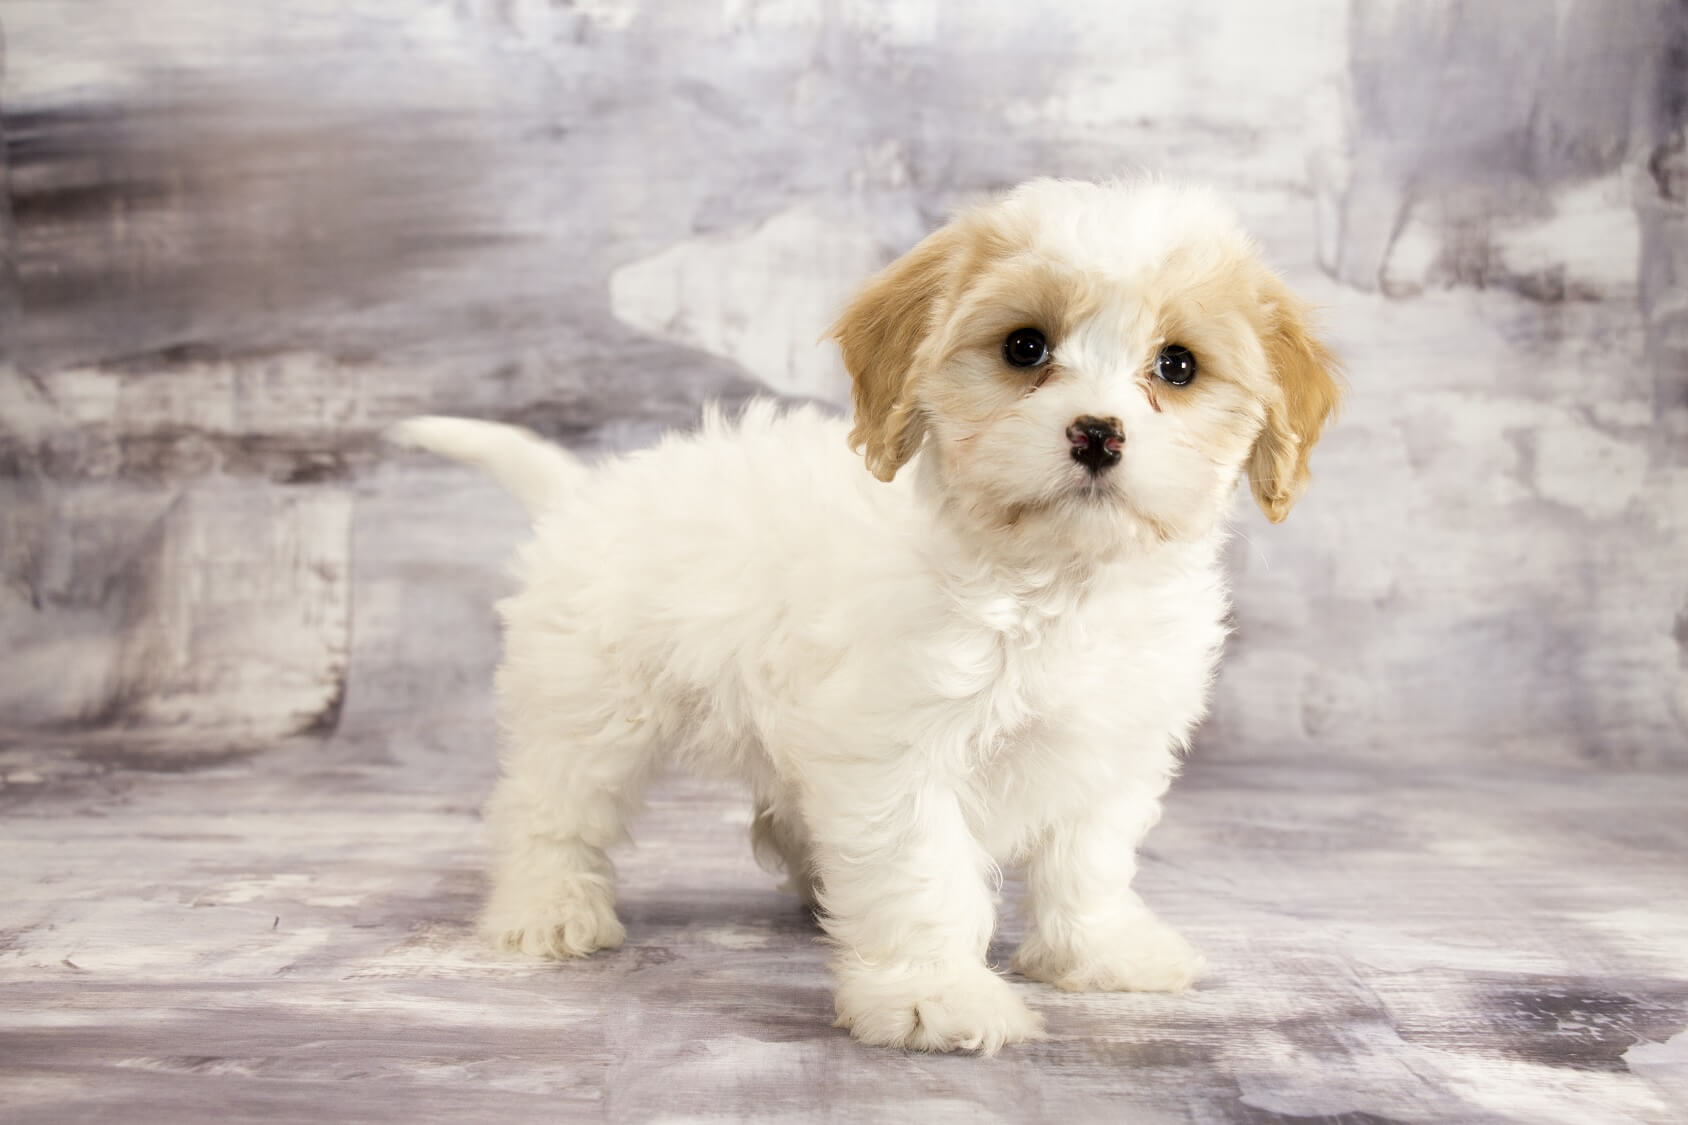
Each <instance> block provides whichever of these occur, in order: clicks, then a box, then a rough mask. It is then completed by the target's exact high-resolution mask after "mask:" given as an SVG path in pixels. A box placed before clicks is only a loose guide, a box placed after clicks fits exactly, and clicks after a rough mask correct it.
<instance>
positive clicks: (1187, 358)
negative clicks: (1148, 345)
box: [1155, 344, 1196, 387]
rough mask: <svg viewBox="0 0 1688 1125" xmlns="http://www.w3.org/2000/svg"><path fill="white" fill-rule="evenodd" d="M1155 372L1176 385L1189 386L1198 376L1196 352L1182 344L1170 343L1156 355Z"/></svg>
mask: <svg viewBox="0 0 1688 1125" xmlns="http://www.w3.org/2000/svg"><path fill="white" fill-rule="evenodd" d="M1155 374H1156V375H1159V376H1160V377H1161V378H1162V379H1164V380H1166V381H1167V382H1168V383H1171V384H1172V385H1173V386H1175V387H1184V386H1188V385H1189V383H1190V380H1192V379H1194V378H1195V377H1196V354H1195V353H1194V352H1192V351H1191V350H1190V349H1189V348H1186V347H1185V346H1184V345H1182V344H1168V345H1167V346H1166V347H1164V348H1162V349H1161V350H1160V355H1158V356H1156V357H1155Z"/></svg>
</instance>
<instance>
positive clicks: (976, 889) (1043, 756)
mask: <svg viewBox="0 0 1688 1125" xmlns="http://www.w3.org/2000/svg"><path fill="white" fill-rule="evenodd" d="M833 334H834V336H835V337H836V338H837V340H838V343H839V344H840V346H841V348H842V351H843V356H844V362H845V365H846V367H847V368H848V369H849V372H850V375H851V378H852V379H853V383H854V397H855V406H856V413H855V419H854V422H853V424H851V423H846V422H842V421H837V420H834V419H832V418H828V417H825V416H823V414H821V413H820V412H818V411H816V410H813V409H807V408H805V409H792V410H782V409H781V408H779V407H777V406H775V405H772V404H769V403H765V402H759V403H755V404H753V405H751V406H750V407H749V408H748V409H747V410H745V411H744V413H743V415H742V416H741V417H738V418H736V419H731V420H728V419H724V418H723V417H721V416H720V415H719V414H718V413H710V414H707V415H706V416H705V418H704V421H703V424H702V427H701V429H700V430H699V431H698V432H696V433H691V434H684V435H671V436H669V437H667V438H666V439H664V440H663V441H662V442H661V444H659V445H658V446H656V447H655V448H652V449H649V450H646V451H643V452H639V453H635V454H632V455H630V456H627V457H623V458H620V459H616V460H612V461H609V462H607V463H605V464H601V465H597V466H593V467H587V466H585V465H582V464H581V463H579V462H578V461H576V460H575V459H574V458H573V457H572V456H571V455H569V454H568V453H566V452H564V451H563V450H561V449H559V448H557V447H555V446H552V445H549V444H547V443H545V442H543V441H541V440H540V439H538V438H537V437H535V436H534V435H532V434H530V433H528V432H526V431H524V430H520V429H516V428H513V427H508V426H501V425H495V424H491V423H485V422H475V421H468V420H462V419H449V418H417V419H412V420H410V421H407V422H403V423H400V425H399V426H398V427H396V428H395V430H394V432H393V437H394V439H395V440H397V441H399V442H401V443H404V444H408V445H412V446H417V447H422V448H426V449H430V450H433V451H435V452H438V453H441V454H444V455H445V456H448V457H452V458H456V459H458V460H461V461H464V462H468V463H471V464H475V465H478V466H480V467H481V468H483V469H485V470H487V471H488V472H490V473H491V475H492V476H493V477H495V478H496V479H498V480H499V481H501V482H502V483H503V484H504V485H506V486H507V487H508V488H509V489H510V490H511V491H512V492H514V493H515V494H516V496H517V497H519V498H520V499H521V501H522V502H523V504H525V505H526V507H527V509H528V511H529V512H530V513H531V515H532V517H533V523H534V538H533V540H532V541H531V542H530V543H528V544H527V545H526V546H525V547H524V548H523V549H522V550H521V553H520V555H519V558H518V562H517V570H518V574H519V578H520V581H521V589H520V592H519V593H516V594H514V595H513V596H511V597H509V598H506V599H505V600H504V601H502V602H501V603H499V606H498V610H499V614H500V616H501V618H502V620H503V625H504V635H505V653H504V660H503V664H502V666H501V667H500V668H499V670H498V678H497V685H498V699H499V706H500V709H501V716H502V726H503V734H504V750H503V775H502V779H501V780H500V782H499V783H498V787H497V790H496V792H495V794H494V796H493V797H492V800H491V803H490V805H489V806H488V819H489V822H490V825H491V828H492V831H493V833H494V836H495V845H496V856H497V858H496V862H495V866H494V869H493V875H492V891H491V896H490V900H489V902H488V904H487V906H486V910H485V914H484V918H483V924H484V927H485V929H486V931H487V933H488V934H489V935H490V936H491V937H492V939H493V940H494V941H496V942H497V943H498V944H499V945H500V946H502V947H504V948H506V949H510V950H519V951H521V952H524V953H529V954H536V955H540V956H547V957H558V958H566V957H580V956H584V955H586V954H589V953H591V952H592V951H593V950H596V949H605V948H612V947H614V946H617V945H619V944H620V943H621V941H622V939H623V937H624V931H623V929H622V926H621V923H620V922H619V921H618V920H617V918H616V912H615V886H614V882H613V876H612V871H611V866H610V862H609V860H608V859H606V858H605V854H604V849H605V848H606V847H608V846H609V845H610V844H612V843H613V842H615V841H616V840H617V839H619V838H620V837H621V836H622V835H623V825H624V824H625V823H626V821H627V819H628V817H629V815H630V814H631V813H632V812H633V811H634V810H635V808H636V807H637V805H638V804H639V801H640V793H641V790H642V789H643V787H644V786H645V783H646V781H647V780H648V779H649V778H650V776H651V774H652V772H653V771H654V770H655V769H656V768H657V767H658V766H659V765H661V764H663V763H665V762H668V761H674V762H678V763H682V764H686V765H690V766H693V767H696V768H698V769H701V770H705V771H709V772H711V773H721V772H725V773H726V774H729V775H732V776H736V777H738V778H741V779H743V781H745V782H746V783H747V784H748V785H749V787H750V791H751V793H752V794H753V797H754V802H755V817H754V823H753V825H752V830H751V832H752V836H753V840H754V844H755V846H756V849H757V852H758V854H759V855H761V856H763V857H765V858H766V859H767V860H769V861H771V862H772V863H774V864H777V865H779V866H782V867H783V868H784V870H785V871H786V872H787V873H788V874H789V877H790V879H791V883H792V885H793V886H794V888H795V889H796V890H797V891H798V892H799V893H801V894H803V895H804V896H806V897H807V898H808V899H809V900H810V901H811V902H812V903H813V904H814V905H815V907H816V908H817V912H818V916H819V919H820V923H821V925H822V926H823V927H824V928H825V930H826V933H827V935H828V936H829V938H830V942H831V945H832V947H833V950H834V953H833V957H832V962H831V965H832V971H833V973H834V976H835V978H836V1001H837V1017H838V1020H837V1022H838V1025H839V1026H841V1027H846V1028H848V1029H849V1030H850V1032H851V1034H853V1035H855V1036H856V1037H857V1038H858V1039H860V1040H862V1041H864V1042H867V1043H876V1044H884V1045H887V1046H895V1047H910V1048H916V1049H921V1050H934V1051H946V1050H954V1049H973V1050H982V1051H985V1052H991V1051H995V1050H996V1049H997V1048H999V1047H1001V1046H1002V1045H1003V1044H1006V1043H1013V1042H1016V1041H1018V1040H1024V1039H1027V1038H1031V1037H1034V1036H1036V1035H1038V1034H1039V1032H1040V1030H1041V1028H1042V1021H1041V1019H1040V1018H1039V1017H1038V1016H1037V1015H1036V1014H1034V1013H1033V1012H1032V1011H1031V1010H1030V1009H1029V1008H1028V1007H1027V1006H1026V1004H1025V1002H1024V1001H1023V1000H1022V999H1021V998H1020V996H1019V995H1018V994H1017V992H1016V991H1015V989H1014V987H1013V986H1011V985H1010V984H1009V983H1008V982H1007V981H1005V980H1004V979H1003V978H1002V977H1001V976H1000V975H998V974H997V973H996V972H994V971H993V970H992V968H991V967H990V966H989V965H988V964H987V963H986V961H985V953H986V946H987V943H988V942H989V939H990V936H991V932H992V928H993V926H994V923H995V917H994V909H993V893H994V890H995V883H996V881H997V879H998V877H999V865H1002V864H1016V865H1021V866H1023V868H1024V871H1025V881H1026V887H1027V891H1028V893H1029V898H1030V901H1029V904H1028V905H1029V910H1028V915H1029V918H1030V920H1031V928H1030V931H1029V934H1028V936H1027V937H1026V939H1025V941H1024V943H1023V944H1022V945H1021V946H1020V948H1019V951H1018V952H1017V953H1016V955H1015V958H1014V967H1015V968H1016V969H1017V970H1019V972H1021V973H1022V974H1024V975H1025V976H1027V977H1031V978H1033V979H1036V980H1040V981H1047V982H1049V983H1051V984H1053V985H1055V986H1057V987H1059V988H1063V989H1074V990H1085V991H1092V990H1094V991H1109V990H1126V989H1140V990H1163V989H1166V990H1171V989H1181V988H1184V987H1185V986H1186V985H1188V984H1189V983H1190V982H1191V980H1192V979H1193V978H1194V977H1195V976H1196V974H1197V973H1198V972H1199V971H1200V969H1201V966H1202V960H1201V957H1200V956H1199V955H1198V954H1197V953H1196V952H1195V951H1194V950H1193V949H1192V948H1191V947H1190V946H1189V945H1188V944H1187V943H1186V942H1185V941H1184V939H1183V938H1182V937H1180V936H1179V935H1178V934H1177V933H1176V932H1175V931H1174V930H1172V929H1171V928H1170V927H1169V926H1167V925H1166V923H1164V922H1162V921H1161V920H1160V919H1159V918H1157V917H1156V916H1155V915H1154V914H1153V913H1151V912H1150V910H1149V908H1148V907H1147V906H1145V905H1144V904H1143V902H1142V900H1141V899H1140V898H1139V897H1138V896H1137V895H1136V894H1135V893H1134V892H1133V891H1132V889H1131V880H1132V876H1133V873H1134V869H1135V863H1134V860H1133V855H1134V852H1135V849H1136V847H1137V845H1138V842H1139V841H1140V840H1141V839H1142V837H1143V836H1144V834H1145V833H1146V832H1147V831H1148V830H1149V828H1150V827H1151V826H1152V825H1153V824H1154V823H1155V821H1156V820H1157V819H1158V818H1159V815H1160V802H1161V797H1162V795H1163V794H1164V793H1165V791H1166V788H1167V786H1168V784H1169V783H1170V781H1171V779H1172V777H1173V775H1174V774H1175V773H1176V771H1177V768H1178V761H1179V758H1178V755H1179V753H1180V751H1181V750H1182V749H1183V747H1184V746H1185V741H1186V739H1187V738H1188V736H1189V734H1190V731H1191V729H1192V727H1193V726H1194V725H1195V724H1196V722H1197V721H1198V719H1199V718H1200V716H1201V714H1202V712H1203V709H1204V707H1205V705H1206V697H1207V694H1208V687H1209V681H1210V679H1211V677H1212V674H1213V670H1214V664H1215V661H1216V660H1217V658H1218V656H1219V651H1220V647H1221V643H1222V641H1223V639H1224V636H1225V625H1224V619H1225V615H1226V611H1227V602H1226V586H1225V580H1224V577H1223V575H1222V573H1221V570H1220V566H1219V556H1220V549H1221V545H1222V542H1223V540H1224V539H1225V536H1226V519H1227V509H1228V508H1229V506H1230V501H1231V497H1232V495H1233V493H1234V492H1235V491H1236V486H1237V484H1238V481H1239V479H1240V478H1242V477H1244V476H1246V477H1247V479H1248V483H1249V487H1250V489H1251V490H1252V491H1253V494H1254V497H1255V499H1256V500H1257V501H1258V502H1259V504H1260V506H1261V508H1262V509H1264V511H1265V512H1266V514H1267V516H1269V517H1270V518H1271V519H1272V520H1274V521H1277V520H1281V519H1283V518H1284V516H1285V515H1286V514H1288V512H1289V510H1290V506H1291V505H1292V504H1294V503H1295V501H1296V499H1297V497H1298V496H1300V494H1301V492H1302V490H1303V488H1304V487H1305V485H1306V483H1307V479H1308V471H1307V458H1308V453H1309V451H1311V449H1312V448H1313V444H1314V442H1315V441H1317V440H1318V437H1319V432H1320V430H1321V428H1322V427H1323V426H1324V424H1325V422H1326V420H1327V419H1328V418H1329V417H1330V416H1331V414H1332V412H1333V410H1334V409H1335V407H1336V405H1337V402H1338V398H1339V396H1340V383H1339V381H1338V377H1337V375H1336V372H1335V368H1334V364H1333V361H1332V357H1331V355H1330V353H1329V352H1328V351H1327V350H1326V349H1325V347H1324V346H1323V345H1322V344H1321V343H1320V342H1319V340H1318V339H1317V338H1316V337H1315V336H1314V334H1313V331H1312V329H1311V327H1310V325H1309V317H1308V311H1307V308H1306V307H1305V305H1304V304H1303V303H1302V302H1301V301H1300V300H1298V299H1297V298H1296V297H1295V296H1294V295H1292V294H1291V293H1290V292H1289V290H1288V289H1287V288H1286V287H1285V286H1284V284H1283V283H1282V282H1281V281H1280V280H1279V279H1278V278H1277V277H1276V276H1275V275H1274V274H1273V273H1272V272H1271V271H1270V270H1269V269H1267V268H1266V266H1265V265H1263V264H1262V263H1261V261H1260V259H1259V257H1258V255H1257V252H1256V248H1255V246H1254V244H1253V243H1252V242H1251V240H1250V239H1249V238H1248V236H1247V235H1245V234H1244V233H1243V231H1242V230H1241V229H1240V228H1239V226H1238V224H1237V222H1236V220H1235V219H1234V218H1233V217H1232V216H1231V214H1230V213H1229V212H1228V211H1227V210H1226V209H1225V208H1224V207H1222V206H1221V205H1220V204H1219V203H1218V202H1217V201H1216V200H1215V199H1214V198H1213V197H1212V196H1211V195H1210V194H1208V193H1207V192H1205V191H1202V190H1197V189H1192V188H1183V187H1176V186H1170V185H1166V184H1161V183H1155V182H1127V183H1111V184H1089V183H1075V182H1068V181H1056V180H1038V181H1034V182H1032V183H1028V184H1025V185H1024V186H1022V187H1020V188H1019V189H1017V190H1015V191H1013V192H1011V193H1009V194H1008V195H1006V196H1004V197H1002V198H1000V199H998V200H995V201H993V202H989V203H986V204H983V205H981V206H977V207H974V208H971V209H969V210H966V211H964V212H962V213H961V214H960V215H958V216H957V217H956V218H955V219H954V220H953V221H952V222H951V223H949V224H948V225H947V226H945V227H943V228H942V229H940V230H938V231H936V232H935V233H933V234H932V235H930V236H929V237H927V238H926V239H925V240H924V241H922V242H921V243H920V244H919V245H918V246H916V247H915V248H914V249H913V250H911V251H910V252H909V253H908V254H907V255H905V256H904V257H903V258H902V259H900V260H899V261H897V262H895V263H893V264H892V265H891V266H890V267H889V268H888V269H886V270H885V271H884V272H883V273H881V274H880V275H879V276H877V277H875V278H874V279H873V280H871V281H870V282H869V283H868V284H867V286H866V288H865V289H864V290H863V291H862V292H861V293H860V295H859V296H857V297H856V298H855V300H854V302H853V303H852V304H851V305H850V306H849V307H848V308H847V309H846V310H845V312H844V315H843V317H842V318H841V319H840V320H839V321H838V323H837V324H836V325H835V326H834V328H833ZM852 450H855V451H859V453H860V454H861V455H862V456H858V453H857V452H852ZM864 459H865V465H864V463H863V462H864Z"/></svg>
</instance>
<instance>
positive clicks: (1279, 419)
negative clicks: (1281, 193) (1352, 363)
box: [1248, 277, 1343, 523]
mask: <svg viewBox="0 0 1688 1125" xmlns="http://www.w3.org/2000/svg"><path fill="white" fill-rule="evenodd" d="M1266 289H1267V296H1268V301H1267V304H1266V305H1265V310H1266V324H1265V326H1264V330H1263V331H1262V333H1261V340H1262V342H1263V343H1264V344H1265V346H1266V358H1267V362H1268V363H1270V364H1271V368H1272V372H1273V374H1274V375H1276V376H1277V380H1278V394H1277V395H1276V396H1274V397H1273V398H1272V399H1269V400H1268V402H1267V407H1266V428H1265V429H1264V430H1263V431H1262V432H1261V434H1260V438H1259V440H1258V441H1256V442H1255V445H1254V453H1253V455H1252V456H1251V457H1250V458H1249V470H1248V483H1249V487H1250V488H1252V489H1253V490H1254V498H1255V500H1256V502H1258V503H1259V505H1260V510H1261V511H1263V512H1265V513H1266V517H1267V518H1268V519H1270V520H1271V521H1272V522H1273V523H1279V522H1281V521H1282V520H1283V518H1284V517H1285V516H1287V515H1289V510H1290V508H1291V507H1292V506H1294V504H1295V502H1296V500H1298V499H1299V498H1300V497H1301V494H1302V492H1304V491H1305V490H1306V488H1307V482H1308V481H1309V480H1310V479H1311V476H1312V474H1311V473H1310V472H1309V471H1308V468H1307V458H1308V457H1309V455H1310V454H1311V453H1312V452H1313V445H1314V444H1315V443H1316V442H1317V441H1318V440H1319V435H1320V433H1321V432H1323V430H1324V428H1325V424H1326V423H1327V422H1329V421H1330V419H1331V418H1332V417H1333V416H1334V415H1335V413H1336V410H1337V407H1338V406H1339V405H1340V404H1341V402H1342V391H1343V387H1342V381H1341V377H1340V374H1339V370H1338V364H1337V361H1336V357H1335V356H1334V355H1333V354H1331V351H1330V349H1329V348H1327V347H1325V345H1324V344H1323V342H1321V341H1320V340H1319V338H1318V337H1317V336H1316V335H1314V333H1313V328H1312V318H1311V314H1310V310H1309V309H1308V307H1307V304H1306V303H1305V302H1304V301H1302V300H1301V298H1299V297H1297V296H1296V295H1295V294H1293V293H1291V292H1290V291H1289V287H1288V286H1286V285H1284V283H1283V282H1282V281H1279V280H1278V279H1277V278H1276V277H1271V278H1269V280H1268V283H1267V286H1266Z"/></svg>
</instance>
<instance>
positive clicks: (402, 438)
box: [386, 416, 587, 518]
mask: <svg viewBox="0 0 1688 1125" xmlns="http://www.w3.org/2000/svg"><path fill="white" fill-rule="evenodd" d="M386 438H387V440H388V441H390V442H392V443H393V444H395V445H402V446H405V447H407V448H410V449H426V450H428V451H430V452H433V453H438V454H440V455H441V456H442V457H449V458H451V459H452V460H453V461H461V462H463V463H464V464H466V465H474V466H475V467H476V468H479V469H481V470H483V471H485V472H486V473H487V475H489V476H490V477H492V479H493V480H495V481H497V482H498V483H499V484H501V485H503V486H504V487H505V488H507V489H509V490H510V491H511V492H512V493H514V494H515V497H516V499H518V500H520V501H521V502H522V507H524V508H526V509H527V511H528V515H530V516H533V517H536V518H537V517H538V516H539V515H540V514H541V513H542V512H544V511H545V510H546V509H547V508H549V507H550V506H551V505H552V504H553V503H555V501H556V499H557V497H558V495H560V494H561V493H563V492H564V491H566V490H568V489H571V488H573V487H574V486H575V485H576V484H578V483H579V482H580V481H582V480H584V479H585V476H586V471H587V470H586V467H585V466H584V465H582V464H581V463H580V462H579V461H577V460H576V459H575V458H574V455H573V454H571V453H569V452H568V451H567V450H564V449H562V448H560V447H558V446H555V445H552V444H551V443H550V442H548V441H546V440H545V439H544V438H542V437H540V436H539V435H538V434H536V433H534V432H532V431H531V430H524V429H522V428H521V427H520V426H506V425H504V424H502V423H500V422H478V421H474V420H472V419H469V418H442V417H438V416H426V417H421V418H407V419H405V420H404V421H403V422H399V423H397V424H396V425H394V426H392V427H391V428H390V429H388V430H387V433H386Z"/></svg>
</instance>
